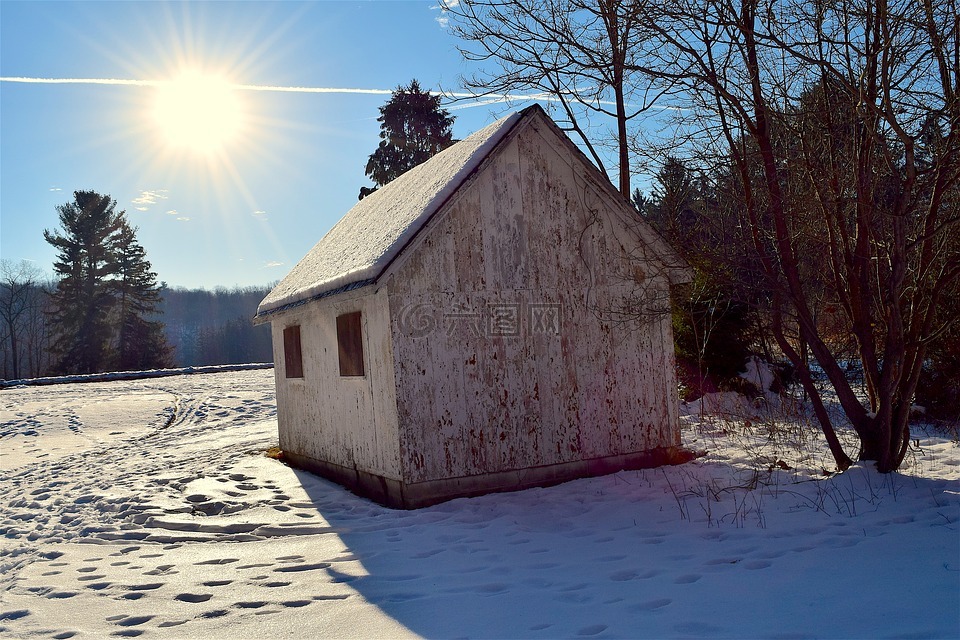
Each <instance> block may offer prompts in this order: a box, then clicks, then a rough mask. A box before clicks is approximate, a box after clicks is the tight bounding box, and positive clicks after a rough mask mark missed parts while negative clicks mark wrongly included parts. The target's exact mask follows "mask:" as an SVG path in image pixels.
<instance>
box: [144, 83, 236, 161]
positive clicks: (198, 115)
mask: <svg viewBox="0 0 960 640" xmlns="http://www.w3.org/2000/svg"><path fill="white" fill-rule="evenodd" d="M153 116H154V119H155V121H156V124H157V125H158V127H159V129H160V132H161V134H162V136H163V137H164V139H165V140H166V141H167V143H168V144H170V145H171V146H174V147H178V148H182V149H187V150H190V151H194V152H197V153H214V152H217V151H219V150H221V149H222V148H223V147H225V146H226V145H228V144H229V143H230V142H231V141H233V140H234V139H235V138H237V136H238V134H239V132H240V130H241V128H242V126H243V119H244V118H243V109H242V105H241V102H240V99H239V97H238V96H237V94H236V91H235V90H234V89H233V88H232V86H231V84H230V83H229V82H227V80H226V79H225V78H223V77H219V76H211V75H204V74H202V73H200V72H196V71H191V72H187V73H184V74H182V75H180V76H179V77H177V78H176V79H174V80H171V81H169V82H164V83H161V84H160V85H159V86H158V91H157V96H156V103H155V104H154V110H153Z"/></svg>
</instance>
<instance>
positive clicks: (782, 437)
mask: <svg viewBox="0 0 960 640" xmlns="http://www.w3.org/2000/svg"><path fill="white" fill-rule="evenodd" d="M275 411H276V409H275V403H274V392H273V372H272V371H269V370H254V371H237V372H223V373H215V374H209V375H192V376H178V377H165V378H156V379H149V380H138V381H133V380H123V381H112V382H96V383H84V384H59V385H53V386H42V387H15V388H10V389H6V390H3V391H0V447H2V455H0V467H2V474H3V475H2V477H3V481H2V484H0V534H2V538H0V539H2V550H0V575H2V577H0V636H5V637H29V638H33V637H38V638H41V637H53V638H68V637H80V636H88V637H103V636H111V635H113V636H131V637H132V636H143V637H157V638H159V637H163V638H204V639H210V638H271V637H309V638H315V637H404V636H426V637H442V638H446V637H469V638H520V637H523V638H561V637H597V638H600V637H631V638H661V637H729V638H808V637H810V638H885V637H893V638H903V637H906V638H957V637H960V533H958V523H960V449H958V446H957V442H955V441H954V440H953V439H951V438H950V437H949V436H947V435H942V434H937V433H935V432H922V431H921V432H918V433H917V434H916V435H915V438H916V440H915V442H914V447H913V449H912V450H911V453H910V459H909V460H910V464H909V465H908V468H907V469H906V470H905V471H904V473H901V474H890V475H886V476H882V475H879V474H877V473H875V472H874V471H872V470H870V469H869V468H868V467H866V466H858V467H855V468H853V469H852V470H850V471H848V472H847V473H844V474H841V475H834V476H829V477H828V476H825V475H823V468H824V467H826V468H828V469H829V468H830V466H831V465H830V463H829V461H828V459H827V458H826V456H824V455H823V445H822V440H821V438H819V437H818V436H817V434H816V432H815V431H812V430H811V429H809V428H802V427H801V426H800V425H801V422H798V421H792V420H790V419H786V418H783V417H782V416H781V417H779V418H778V419H777V420H773V419H770V418H764V417H763V416H762V415H760V416H753V417H751V418H749V419H743V418H738V419H730V420H726V421H721V420H717V419H712V418H706V417H703V416H698V415H686V416H684V418H683V420H684V425H685V432H684V433H685V435H684V438H685V443H686V445H687V446H689V447H691V448H694V449H701V450H706V451H707V452H708V453H707V455H706V456H705V457H702V458H700V459H698V460H696V461H695V462H692V463H689V464H687V465H683V466H679V467H670V468H663V469H654V470H647V471H637V472H621V473H618V474H615V475H611V476H607V477H602V478H594V479H589V480H579V481H575V482H569V483H566V484H563V485H560V486H556V487H551V488H545V489H533V490H529V491H523V492H517V493H508V494H499V495H490V496H484V497H480V498H472V499H463V500H455V501H451V502H447V503H444V504H440V505H437V506H434V507H431V508H427V509H421V510H418V511H407V512H404V511H392V510H389V509H385V508H382V507H379V506H377V505H375V504H372V503H370V502H368V501H366V500H363V499H360V498H357V497H355V496H353V495H351V494H350V493H348V492H346V491H344V490H343V489H341V488H339V487H338V486H336V485H333V484H331V483H329V482H326V481H324V480H321V479H318V478H316V477H314V476H312V475H310V474H307V473H304V472H301V471H296V470H293V469H290V468H288V467H286V466H284V465H283V464H281V463H279V462H277V461H275V460H272V459H270V458H267V457H265V456H264V450H265V449H267V448H268V447H270V446H271V445H275V444H276V442H277V435H276V417H275Z"/></svg>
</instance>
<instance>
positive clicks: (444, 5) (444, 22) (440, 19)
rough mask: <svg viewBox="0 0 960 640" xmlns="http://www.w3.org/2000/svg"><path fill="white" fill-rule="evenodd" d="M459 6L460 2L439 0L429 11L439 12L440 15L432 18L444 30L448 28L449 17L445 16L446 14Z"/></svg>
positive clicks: (456, 0)
mask: <svg viewBox="0 0 960 640" xmlns="http://www.w3.org/2000/svg"><path fill="white" fill-rule="evenodd" d="M459 4H460V0H440V2H439V3H437V4H435V5H433V6H432V7H430V10H431V11H439V12H440V15H438V16H437V17H436V18H434V20H436V21H437V24H439V25H440V28H441V29H446V28H447V27H449V26H450V16H448V15H447V12H448V11H449V10H450V9H452V8H454V7H456V6H457V5H459Z"/></svg>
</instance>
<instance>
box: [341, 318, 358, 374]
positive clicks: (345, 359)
mask: <svg viewBox="0 0 960 640" xmlns="http://www.w3.org/2000/svg"><path fill="white" fill-rule="evenodd" d="M337 347H338V351H339V352H340V375H341V376H362V375H363V336H362V334H361V332H360V312H359V311H354V312H353V313H345V314H343V315H341V316H337Z"/></svg>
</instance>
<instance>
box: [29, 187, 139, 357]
mask: <svg viewBox="0 0 960 640" xmlns="http://www.w3.org/2000/svg"><path fill="white" fill-rule="evenodd" d="M73 197H74V201H73V202H68V203H66V204H63V205H60V206H58V207H57V213H58V214H59V217H60V225H61V227H62V229H61V230H59V231H56V232H52V231H49V230H44V232H43V237H44V239H45V240H46V241H47V242H49V243H50V244H51V245H53V246H54V247H55V248H56V249H57V251H58V254H57V259H56V261H55V262H54V264H53V269H54V272H55V274H56V275H57V276H58V277H59V282H58V283H57V289H56V291H55V292H54V293H53V294H52V300H53V306H54V308H53V311H52V312H51V320H52V321H53V324H54V326H55V327H56V338H55V340H54V344H53V352H54V356H55V364H54V366H53V371H54V373H60V374H74V373H95V372H97V371H103V370H104V369H105V368H106V367H107V366H108V363H109V355H110V336H111V333H112V331H111V327H110V310H111V308H112V307H113V295H112V291H111V286H110V283H109V280H110V279H111V278H112V277H113V276H114V274H116V272H117V261H116V259H115V257H114V238H115V236H116V234H117V232H118V231H119V229H120V226H121V223H122V214H121V213H118V212H117V211H116V204H117V203H116V202H115V201H114V200H113V199H111V198H110V196H102V195H100V194H99V193H95V192H93V191H75V192H74V194H73Z"/></svg>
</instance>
